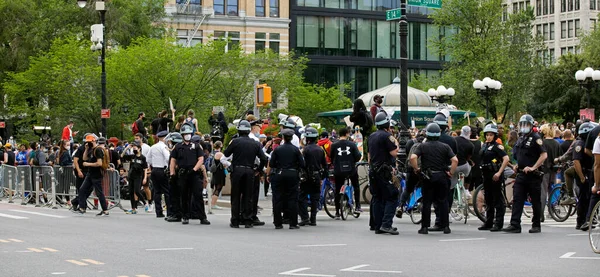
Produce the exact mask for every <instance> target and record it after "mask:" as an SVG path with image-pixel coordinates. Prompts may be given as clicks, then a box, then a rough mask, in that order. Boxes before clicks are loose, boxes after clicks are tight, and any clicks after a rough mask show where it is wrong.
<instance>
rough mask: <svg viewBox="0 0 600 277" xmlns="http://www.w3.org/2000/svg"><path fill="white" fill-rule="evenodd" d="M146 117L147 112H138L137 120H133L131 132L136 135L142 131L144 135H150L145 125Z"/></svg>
mask: <svg viewBox="0 0 600 277" xmlns="http://www.w3.org/2000/svg"><path fill="white" fill-rule="evenodd" d="M145 117H146V114H144V113H143V112H140V113H139V114H138V118H137V120H136V121H135V122H133V124H131V132H132V133H133V134H134V135H135V134H137V133H140V134H142V136H144V137H147V136H148V131H146V127H144V118H145Z"/></svg>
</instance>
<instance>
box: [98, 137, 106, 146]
mask: <svg viewBox="0 0 600 277" xmlns="http://www.w3.org/2000/svg"><path fill="white" fill-rule="evenodd" d="M98 144H106V138H105V137H100V138H98Z"/></svg>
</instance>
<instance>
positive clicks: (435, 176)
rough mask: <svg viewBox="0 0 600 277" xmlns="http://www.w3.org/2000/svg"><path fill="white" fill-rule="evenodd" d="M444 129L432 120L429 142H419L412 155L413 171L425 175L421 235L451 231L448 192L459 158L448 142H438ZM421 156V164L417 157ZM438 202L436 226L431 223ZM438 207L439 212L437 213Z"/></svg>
mask: <svg viewBox="0 0 600 277" xmlns="http://www.w3.org/2000/svg"><path fill="white" fill-rule="evenodd" d="M441 133H442V129H441V128H440V126H439V125H438V124H437V123H429V125H427V127H426V135H427V141H425V142H424V143H422V144H421V145H419V146H418V147H417V148H416V149H415V150H414V152H413V154H411V156H410V164H411V166H412V168H414V172H415V173H416V174H419V175H421V176H423V178H424V180H423V187H422V193H423V210H422V212H423V219H422V221H421V229H420V230H419V232H418V233H419V234H423V235H425V234H428V233H429V231H432V232H435V231H444V234H449V233H450V227H449V224H448V223H449V222H448V191H449V190H450V178H451V177H452V175H454V172H455V171H456V166H457V165H458V158H457V157H456V155H455V154H454V152H453V151H452V149H451V148H450V146H448V145H447V144H445V143H442V142H440V141H439V139H440V136H441V135H442V134H441ZM419 157H420V158H421V167H419V165H418V162H417V159H418V158H419ZM448 168H449V169H448ZM432 202H435V204H436V214H439V215H442V216H441V217H439V219H440V223H439V225H437V226H434V228H429V225H430V224H431V203H432ZM438 210H439V212H438Z"/></svg>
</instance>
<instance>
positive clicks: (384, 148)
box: [368, 130, 398, 165]
mask: <svg viewBox="0 0 600 277" xmlns="http://www.w3.org/2000/svg"><path fill="white" fill-rule="evenodd" d="M368 145H369V156H370V163H371V164H372V165H375V164H381V163H386V164H388V165H394V164H395V162H394V157H392V155H390V151H393V150H395V149H396V148H398V146H396V139H395V138H394V137H393V136H392V134H390V133H388V132H386V131H384V130H377V132H375V133H373V134H371V135H370V136H369V144H368Z"/></svg>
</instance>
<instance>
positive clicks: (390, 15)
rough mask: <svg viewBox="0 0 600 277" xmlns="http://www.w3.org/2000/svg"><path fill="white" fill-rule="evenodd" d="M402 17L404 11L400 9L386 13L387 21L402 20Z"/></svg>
mask: <svg viewBox="0 0 600 277" xmlns="http://www.w3.org/2000/svg"><path fill="white" fill-rule="evenodd" d="M400 17H402V10H400V8H398V9H393V10H387V11H385V20H387V21H390V20H396V19H400Z"/></svg>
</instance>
